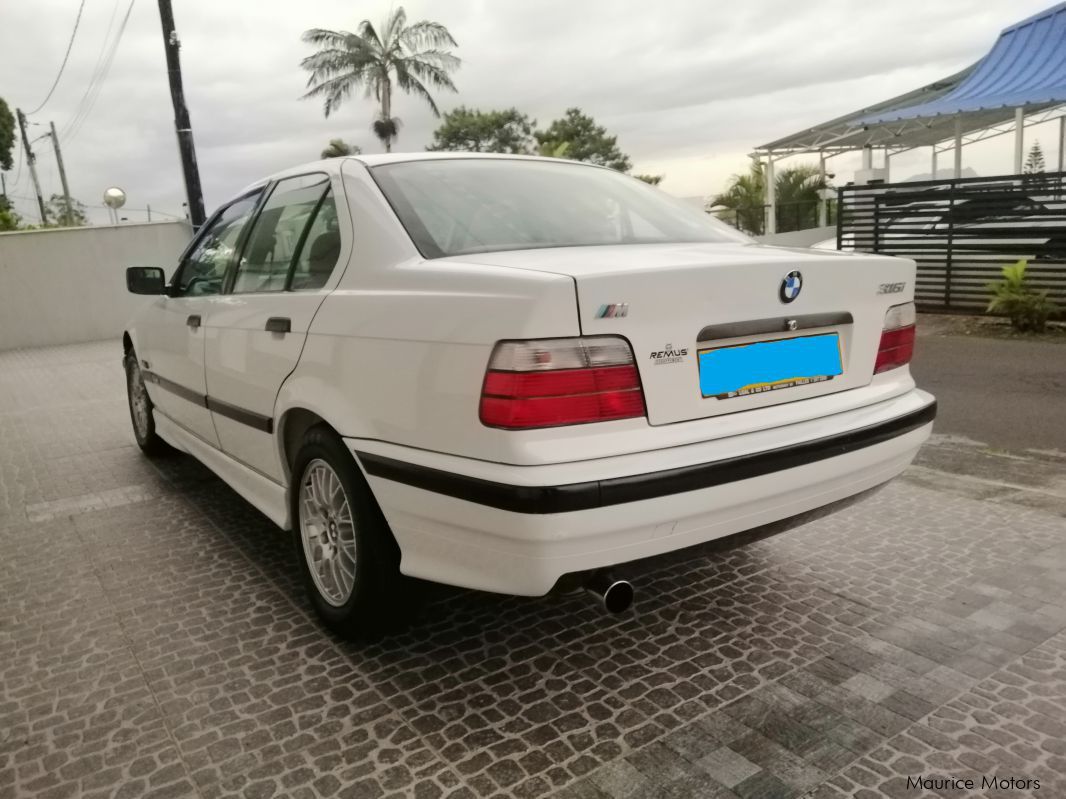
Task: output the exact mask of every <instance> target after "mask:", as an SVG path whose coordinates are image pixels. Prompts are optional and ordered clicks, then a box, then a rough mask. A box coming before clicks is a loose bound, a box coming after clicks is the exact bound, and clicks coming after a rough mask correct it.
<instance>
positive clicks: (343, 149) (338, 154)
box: [322, 139, 363, 158]
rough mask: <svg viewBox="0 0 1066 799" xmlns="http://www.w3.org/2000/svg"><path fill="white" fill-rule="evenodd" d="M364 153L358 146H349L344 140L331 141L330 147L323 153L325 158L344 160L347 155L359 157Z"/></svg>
mask: <svg viewBox="0 0 1066 799" xmlns="http://www.w3.org/2000/svg"><path fill="white" fill-rule="evenodd" d="M361 152H363V151H362V149H360V147H359V145H358V144H348V142H346V141H345V140H344V139H330V140H329V146H328V147H326V149H325V150H323V151H322V157H323V158H343V157H344V156H346V155H359V153H361Z"/></svg>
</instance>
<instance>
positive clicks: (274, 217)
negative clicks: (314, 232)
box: [232, 174, 336, 294]
mask: <svg viewBox="0 0 1066 799" xmlns="http://www.w3.org/2000/svg"><path fill="white" fill-rule="evenodd" d="M328 191H329V177H328V176H327V175H323V174H314V175H300V176H297V177H292V178H286V179H284V180H281V181H278V183H277V185H276V186H275V187H274V190H273V191H272V192H271V193H270V197H269V198H267V201H266V202H265V203H264V204H263V210H262V211H261V212H260V213H259V217H258V218H257V219H256V221H255V224H254V226H253V227H252V230H251V233H250V234H249V236H248V241H247V243H246V244H245V246H244V250H243V251H242V252H241V259H240V261H239V263H238V265H237V273H236V276H235V278H234V281H233V289H232V290H233V292H234V293H235V294H245V293H251V292H270V291H284V290H285V289H286V288H288V284H289V274H290V271H291V269H292V267H293V265H294V261H296V260H297V257H298V255H299V254H300V253H301V251H302V250H305V249H306V248H307V246H308V243H309V241H310V240H309V238H308V231H309V230H310V229H311V228H312V227H313V220H314V218H315V215H316V213H317V212H318V210H319V208H320V206H321V204H322V202H323V198H324V196H325V195H326V194H327V193H328ZM335 216H336V214H334V217H335ZM327 277H328V273H327ZM323 282H325V281H323ZM294 287H295V286H294Z"/></svg>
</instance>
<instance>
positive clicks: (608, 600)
mask: <svg viewBox="0 0 1066 799" xmlns="http://www.w3.org/2000/svg"><path fill="white" fill-rule="evenodd" d="M584 588H585V591H586V592H588V593H589V594H591V595H592V596H594V597H596V599H597V600H598V601H599V603H600V604H601V605H602V606H603V609H604V610H606V611H607V612H608V613H625V612H626V611H627V610H629V607H630V605H632V604H633V586H632V585H631V584H630V583H629V582H628V581H627V580H618V579H616V578H615V577H614V576H613V575H612V574H610V573H609V572H596V573H595V574H593V575H592V577H590V578H589V580H588V582H587V583H585V586H584Z"/></svg>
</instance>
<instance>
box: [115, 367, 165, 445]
mask: <svg viewBox="0 0 1066 799" xmlns="http://www.w3.org/2000/svg"><path fill="white" fill-rule="evenodd" d="M122 365H123V366H124V367H125V369H126V401H127V403H128V404H129V408H130V423H131V424H132V425H133V437H134V438H135V439H137V446H138V447H140V448H141V451H142V452H144V454H145V455H148V456H149V457H153V458H155V457H159V456H162V455H170V454H172V453H173V452H174V449H173V447H171V446H170V445H169V444H168V443H167V442H165V441H164V440H163V439H161V438H160V437H159V436H158V435H157V434H156V432H155V416H154V414H153V411H154V409H155V406H154V405H153V404H152V398H151V397H149V396H148V390H147V389H146V388H145V386H144V375H142V374H141V367H140V364H138V363H137V354H136V353H135V352H134V351H133V350H130V351H129V352H127V353H126V356H125V358H123V359H122Z"/></svg>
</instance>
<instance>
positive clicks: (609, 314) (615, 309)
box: [596, 302, 629, 319]
mask: <svg viewBox="0 0 1066 799" xmlns="http://www.w3.org/2000/svg"><path fill="white" fill-rule="evenodd" d="M628 315H629V303H628V302H619V303H613V304H611V305H601V306H600V307H599V310H597V311H596V318H597V319H622V318H624V317H626V316H628Z"/></svg>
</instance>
